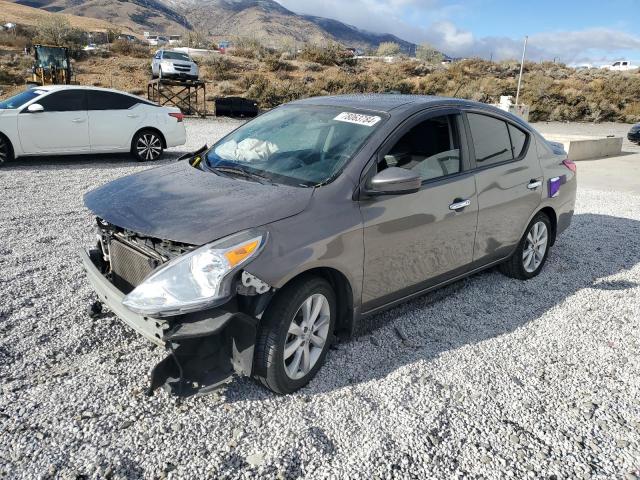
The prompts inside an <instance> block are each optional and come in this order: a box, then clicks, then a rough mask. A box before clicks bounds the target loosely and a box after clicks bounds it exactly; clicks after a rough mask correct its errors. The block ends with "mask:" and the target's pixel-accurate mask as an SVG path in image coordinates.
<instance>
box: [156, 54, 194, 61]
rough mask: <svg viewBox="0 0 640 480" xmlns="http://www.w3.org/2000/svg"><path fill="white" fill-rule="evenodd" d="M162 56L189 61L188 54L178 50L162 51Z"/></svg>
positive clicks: (167, 58)
mask: <svg viewBox="0 0 640 480" xmlns="http://www.w3.org/2000/svg"><path fill="white" fill-rule="evenodd" d="M162 58H163V59H165V60H184V61H185V62H190V61H191V59H190V58H189V55H187V54H185V53H180V52H164V54H163V55H162Z"/></svg>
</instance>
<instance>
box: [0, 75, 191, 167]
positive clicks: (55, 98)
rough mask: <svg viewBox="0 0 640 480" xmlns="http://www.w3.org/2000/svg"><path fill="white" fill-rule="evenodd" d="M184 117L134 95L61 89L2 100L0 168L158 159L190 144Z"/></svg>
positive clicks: (28, 92)
mask: <svg viewBox="0 0 640 480" xmlns="http://www.w3.org/2000/svg"><path fill="white" fill-rule="evenodd" d="M183 118H184V115H183V114H182V113H181V112H180V109H178V108H176V107H163V106H159V105H157V104H155V103H152V102H149V101H147V100H145V99H143V98H140V97H137V96H135V95H129V94H128V93H123V92H119V91H117V90H110V89H105V88H95V87H81V86H71V85H55V86H46V87H35V88H32V89H29V90H25V91H24V92H22V93H19V94H18V95H15V96H13V97H11V98H8V99H6V100H3V101H0V164H1V163H3V162H4V161H5V160H9V159H11V158H13V157H23V156H33V155H68V154H87V153H116V152H131V154H132V155H133V156H134V157H135V158H136V159H137V160H139V161H144V160H156V159H157V158H159V157H160V156H161V155H162V153H163V151H164V149H165V148H168V147H175V146H178V145H184V143H185V142H186V131H185V128H184V123H183V121H182V120H183Z"/></svg>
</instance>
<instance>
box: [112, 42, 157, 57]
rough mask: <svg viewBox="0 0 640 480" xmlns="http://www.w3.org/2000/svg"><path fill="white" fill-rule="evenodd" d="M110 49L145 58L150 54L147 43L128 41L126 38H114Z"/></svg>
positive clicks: (117, 52) (115, 52)
mask: <svg viewBox="0 0 640 480" xmlns="http://www.w3.org/2000/svg"><path fill="white" fill-rule="evenodd" d="M110 49H111V53H114V54H117V55H126V56H129V57H138V58H147V57H149V54H150V50H149V47H148V46H147V45H143V44H140V43H136V42H130V41H128V40H116V41H115V42H113V43H112V44H111V47H110Z"/></svg>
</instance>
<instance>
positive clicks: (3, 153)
mask: <svg viewBox="0 0 640 480" xmlns="http://www.w3.org/2000/svg"><path fill="white" fill-rule="evenodd" d="M11 160H13V147H12V146H11V142H10V141H9V139H8V138H7V137H5V136H4V135H2V134H1V133H0V167H1V166H2V165H3V164H5V163H6V162H10V161H11Z"/></svg>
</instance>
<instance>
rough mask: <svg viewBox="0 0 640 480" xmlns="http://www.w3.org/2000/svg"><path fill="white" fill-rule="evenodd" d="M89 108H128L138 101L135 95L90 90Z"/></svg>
mask: <svg viewBox="0 0 640 480" xmlns="http://www.w3.org/2000/svg"><path fill="white" fill-rule="evenodd" d="M88 101H89V110H127V109H128V108H131V107H133V106H134V105H136V104H138V103H142V102H141V101H139V100H138V99H137V98H135V97H130V96H129V95H121V94H119V93H115V92H102V91H89V92H88Z"/></svg>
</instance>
